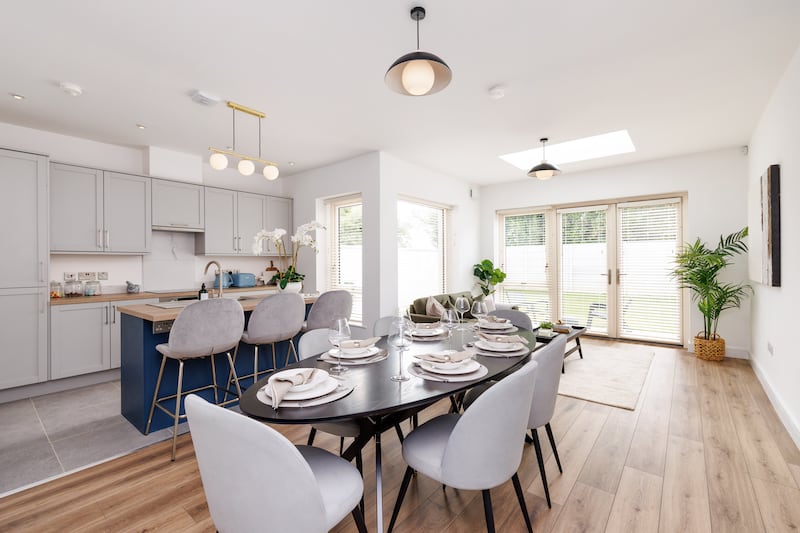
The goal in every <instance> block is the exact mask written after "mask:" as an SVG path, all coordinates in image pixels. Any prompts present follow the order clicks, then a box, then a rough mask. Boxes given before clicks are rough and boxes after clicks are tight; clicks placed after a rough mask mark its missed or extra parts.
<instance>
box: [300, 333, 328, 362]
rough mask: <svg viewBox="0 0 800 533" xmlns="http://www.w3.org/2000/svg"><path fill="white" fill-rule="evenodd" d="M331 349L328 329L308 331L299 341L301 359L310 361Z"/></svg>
mask: <svg viewBox="0 0 800 533" xmlns="http://www.w3.org/2000/svg"><path fill="white" fill-rule="evenodd" d="M330 348H331V343H330V342H329V341H328V328H324V329H312V330H311V331H306V332H305V333H303V336H302V337H300V340H299V341H297V355H299V356H300V359H301V360H303V359H308V358H309V357H314V356H315V355H319V354H321V353H322V352H324V351H327V350H329V349H330Z"/></svg>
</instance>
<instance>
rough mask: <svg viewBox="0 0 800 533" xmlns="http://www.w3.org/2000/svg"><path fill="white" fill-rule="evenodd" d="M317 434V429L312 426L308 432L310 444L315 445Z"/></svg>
mask: <svg viewBox="0 0 800 533" xmlns="http://www.w3.org/2000/svg"><path fill="white" fill-rule="evenodd" d="M316 435H317V429H316V428H311V431H309V432H308V446H313V444H314V437H315V436H316Z"/></svg>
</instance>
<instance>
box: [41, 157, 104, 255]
mask: <svg viewBox="0 0 800 533" xmlns="http://www.w3.org/2000/svg"><path fill="white" fill-rule="evenodd" d="M50 249H51V250H52V251H54V252H102V251H103V172H102V171H101V170H97V169H93V168H84V167H76V166H72V165H64V164H60V163H53V164H52V165H50Z"/></svg>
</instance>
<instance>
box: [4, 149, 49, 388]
mask: <svg viewBox="0 0 800 533" xmlns="http://www.w3.org/2000/svg"><path fill="white" fill-rule="evenodd" d="M47 184H48V159H47V157H46V156H42V155H36V154H29V153H25V152H17V151H13V150H3V149H0V249H2V250H3V256H2V260H0V339H2V345H1V346H0V389H7V388H11V387H18V386H20V385H27V384H30V383H37V382H40V381H46V380H47V366H48V365H47V357H48V355H47V354H48V347H47V331H48V326H47V315H48V313H47V302H48V298H49V289H48V287H49V284H48V271H49V262H50V261H49V257H50V256H49V253H50V252H49V244H48V230H49V224H48V211H47V210H48V193H47Z"/></svg>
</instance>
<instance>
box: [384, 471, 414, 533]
mask: <svg viewBox="0 0 800 533" xmlns="http://www.w3.org/2000/svg"><path fill="white" fill-rule="evenodd" d="M412 475H414V469H413V468H411V467H410V466H409V467H408V468H406V473H405V475H404V476H403V482H402V483H401V484H400V492H398V493H397V501H396V502H394V509H393V510H392V519H391V520H390V521H389V533H392V529H393V528H394V523H395V521H397V515H398V514H400V506H401V505H402V504H403V498H405V497H406V491H407V490H408V484H409V483H411V476H412Z"/></svg>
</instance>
